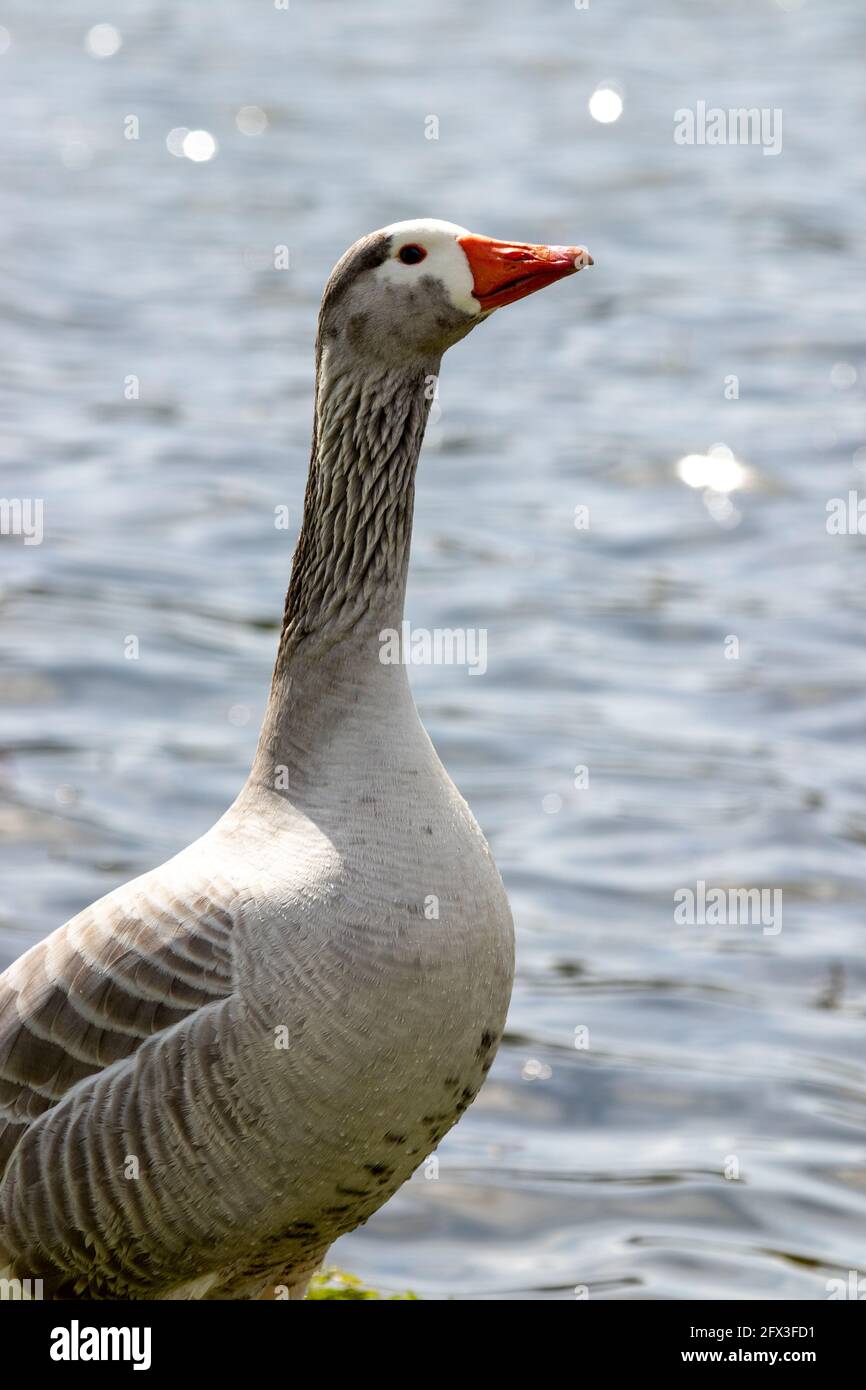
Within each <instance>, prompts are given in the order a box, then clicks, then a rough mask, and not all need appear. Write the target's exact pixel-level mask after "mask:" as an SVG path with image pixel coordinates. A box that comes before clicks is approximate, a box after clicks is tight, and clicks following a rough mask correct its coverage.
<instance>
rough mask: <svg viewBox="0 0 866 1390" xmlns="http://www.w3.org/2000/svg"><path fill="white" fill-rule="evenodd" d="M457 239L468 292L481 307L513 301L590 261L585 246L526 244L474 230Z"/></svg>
mask: <svg viewBox="0 0 866 1390" xmlns="http://www.w3.org/2000/svg"><path fill="white" fill-rule="evenodd" d="M457 243H458V245H459V246H462V248H463V250H464V252H465V253H466V259H467V260H468V262H469V268H470V270H471V271H472V278H473V281H474V285H473V290H472V293H473V294H474V296H475V298H476V299H477V300H478V302H479V304H480V305H481V308H482V309H483V310H485V311H486V310H488V309H498V308H500V306H501V305H503V304H513V303H514V301H515V300H516V299H524V298H525V297H526V295H528V294H534V293H535V291H536V290H542V289H544V286H545V285H552V284H553V282H554V280H562V279H563V277H564V276H566V275H574V274H576V272H577V271H578V270H583V268H584V266H587V265H592V263H593V261H592V256H591V255H590V254H589V252H588V251H587V249H586V247H585V246H530V245H529V244H528V243H526V242H522V241H493V240H491V238H490V237H486V236H476V235H475V234H474V233H470V234H469V235H468V236H461V237H458V238H457Z"/></svg>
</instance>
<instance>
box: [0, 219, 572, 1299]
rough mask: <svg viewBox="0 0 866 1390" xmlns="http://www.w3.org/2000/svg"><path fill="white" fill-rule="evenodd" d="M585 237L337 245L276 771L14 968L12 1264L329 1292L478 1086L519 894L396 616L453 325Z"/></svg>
mask: <svg viewBox="0 0 866 1390" xmlns="http://www.w3.org/2000/svg"><path fill="white" fill-rule="evenodd" d="M406 247H412V248H413V251H412V254H411V255H410V256H408V257H407V258H403V257H402V253H403V252H404V251H405V250H406ZM418 251H421V252H423V253H424V254H423V256H421V258H420V261H419V260H416V259H415V255H416V252H418ZM566 251H567V252H568V254H569V256H570V261H569V263H568V265H566V264H565V261H564V253H565V252H566ZM555 253H562V254H559V259H558V260H557V258H556V254H555ZM520 255H523V257H524V259H522V260H519V259H518V257H519V256H520ZM428 256H429V258H430V262H431V264H430V266H429V267H428V269H427V271H424V267H423V261H424V260H426V259H427V258H428ZM581 256H584V257H585V253H583V252H581V251H580V249H579V248H539V247H521V246H518V245H516V244H514V243H498V242H488V241H487V239H485V238H473V237H471V236H470V235H469V234H468V233H466V232H465V231H464V230H463V229H462V228H456V227H453V226H452V225H451V224H448V223H437V222H432V221H429V220H423V221H419V222H415V223H409V224H398V225H397V226H396V227H392V228H386V229H385V230H384V231H383V232H380V233H376V234H373V236H372V237H368V238H365V239H364V240H363V241H362V242H360V243H358V244H357V245H356V246H355V247H353V248H352V250H351V251H350V252H348V253H347V255H346V257H344V258H343V261H342V262H340V264H339V265H338V266H337V268H336V270H335V272H334V275H333V276H332V278H331V281H330V282H329V286H328V288H327V290H326V293H325V297H324V300H323V306H322V314H321V317H320V330H319V341H318V347H317V399H316V422H315V431H314V440H313V451H312V458H311V465H310V477H309V482H308V486H307V496H306V502H305V513H304V522H303V525H302V528H301V534H300V537H299V541H298V546H297V550H296V553H295V560H294V565H293V570H292V578H291V582H290V585H289V593H288V597H287V603H286V615H285V621H284V625H283V632H282V636H281V639H280V647H279V652H278V656H277V662H276V668H275V672H274V679H273V685H272V690H271V698H270V701H269V705H268V710H267V713H266V716H265V721H264V725H263V728H262V734H261V738H260V742H259V748H258V752H257V755H256V759H255V763H254V766H253V769H252V771H251V774H250V778H249V780H248V782H247V784H246V785H245V787H244V788H243V790H242V791H241V793H240V795H239V796H238V798H237V800H236V802H235V803H234V805H233V806H232V807H231V808H230V809H229V810H228V811H227V812H226V813H225V815H224V816H223V817H222V818H221V819H220V820H219V821H218V822H217V824H216V825H215V826H214V827H213V828H212V829H211V830H210V831H208V833H207V834H206V835H204V836H203V837H202V838H201V839H200V840H198V841H196V842H195V843H194V844H192V845H190V846H189V847H188V848H187V849H185V850H183V851H182V852H181V853H180V854H178V855H177V856H175V858H173V859H171V860H169V861H168V862H167V863H165V864H163V865H161V866H160V867H159V868H157V869H154V870H152V871H150V872H149V873H146V874H144V875H142V876H141V877H140V878H137V879H135V880H133V881H132V882H130V883H127V884H125V885H123V886H122V887H120V888H117V889H116V890H114V891H113V892H111V893H109V894H108V895H107V896H106V897H104V898H102V899H100V900H99V901H98V902H96V903H94V904H93V905H92V906H91V907H89V908H86V909H85V910H84V911H83V912H81V913H79V914H78V915H77V916H76V917H73V918H72V919H71V921H69V922H67V923H66V925H65V926H63V927H61V928H59V930H58V931H56V932H54V933H53V935H51V936H49V937H48V938H47V939H46V940H44V941H42V942H40V943H39V944H38V945H36V946H34V947H33V948H32V949H31V950H30V951H28V952H27V953H26V954H25V955H24V956H22V957H21V958H20V959H19V960H18V961H16V962H14V963H13V965H11V966H10V967H9V969H8V970H7V971H6V972H5V973H4V974H3V975H2V976H0V1275H2V1276H3V1277H7V1278H10V1277H22V1278H23V1277H29V1278H41V1279H42V1280H43V1286H44V1290H45V1293H46V1295H47V1296H50V1297H61V1298H62V1297H76V1296H78V1297H89V1298H258V1297H275V1296H276V1297H281V1296H287V1295H288V1296H291V1297H300V1296H302V1294H303V1290H304V1288H305V1285H306V1281H307V1279H308V1278H309V1275H310V1274H311V1273H312V1272H313V1270H314V1269H315V1268H316V1266H317V1265H318V1264H319V1263H320V1261H321V1259H322V1257H323V1255H324V1253H325V1251H326V1250H327V1248H328V1246H329V1244H330V1243H331V1242H332V1241H333V1240H334V1239H335V1238H336V1237H337V1236H339V1235H341V1234H343V1233H344V1232H346V1231H349V1230H351V1229H353V1228H354V1227H355V1226H357V1225H358V1224H359V1223H361V1222H363V1221H365V1220H366V1219H367V1218H368V1217H369V1216H370V1215H371V1214H372V1212H373V1211H375V1210H376V1208H377V1207H379V1206H380V1205H381V1204H382V1203H383V1202H384V1201H385V1200H387V1198H388V1197H389V1196H390V1195H391V1194H392V1193H393V1192H394V1191H395V1190H396V1189H397V1188H398V1187H399V1186H400V1185H401V1184H402V1183H403V1182H404V1181H405V1180H406V1179H407V1178H408V1177H409V1175H410V1174H411V1172H412V1171H413V1170H414V1169H415V1168H416V1167H417V1166H418V1165H419V1164H420V1163H421V1162H422V1161H423V1159H424V1158H425V1157H426V1155H427V1154H428V1153H429V1152H430V1151H431V1149H433V1148H434V1147H435V1146H436V1144H437V1143H438V1142H439V1140H440V1139H441V1138H442V1136H443V1135H444V1134H445V1132H446V1131H447V1130H448V1129H449V1128H450V1127H451V1125H452V1124H453V1123H454V1122H455V1120H456V1119H457V1118H458V1117H459V1115H460V1114H461V1113H462V1112H463V1111H464V1110H465V1109H466V1107H467V1105H469V1103H470V1102H471V1101H472V1099H473V1098H474V1096H475V1095H476V1093H477V1091H478V1089H479V1087H480V1086H481V1084H482V1082H483V1080H484V1076H485V1074H486V1072H487V1071H488V1069H489V1067H490V1064H491V1062H492V1059H493V1056H494V1053H495V1050H496V1046H497V1044H498V1042H499V1039H500V1037H501V1035H502V1030H503V1027H504V1022H505V1015H506V1010H507V1007H508V1002H509V997H510V992H511V981H512V974H513V936H512V926H511V914H510V911H509V907H508V902H507V899H506V896H505V892H504V890H503V887H502V883H501V880H500V877H499V874H498V872H497V870H496V867H495V865H494V863H493V860H492V857H491V855H490V851H489V849H488V847H487V844H486V842H485V840H484V837H483V835H482V834H481V831H480V830H479V828H478V826H477V824H476V822H475V820H474V818H473V816H472V814H471V812H470V811H469V808H468V807H467V805H466V803H465V802H464V801H463V799H462V797H461V796H460V794H459V792H458V791H457V789H456V788H455V786H454V784H453V783H452V782H451V780H450V778H449V777H448V775H447V773H446V772H445V770H444V768H443V767H442V765H441V763H440V762H439V759H438V757H437V756H436V753H435V750H434V748H433V746H432V744H431V742H430V740H429V738H428V736H427V734H426V732H425V730H424V728H423V726H422V724H421V722H420V719H419V717H418V714H417V711H416V709H415V705H414V702H413V699H412V695H411V692H410V689H409V685H408V680H407V677H406V670H405V667H404V666H402V665H391V664H385V663H383V661H382V660H381V659H380V653H381V639H380V634H381V633H382V631H383V630H384V629H394V628H396V629H399V626H400V621H401V619H402V614H403V596H404V590H405V578H406V567H407V563H408V553H409V540H410V536H411V522H412V506H413V493H414V471H415V464H416V462H417V456H418V451H419V449H420V444H421V439H422V437H423V429H424V423H425V421H426V415H427V410H428V409H429V404H430V399H431V398H432V393H431V392H430V390H429V383H430V379H431V377H433V378H435V376H436V374H437V373H438V368H439V360H440V358H441V355H442V352H443V351H444V350H445V349H446V348H447V347H448V346H450V345H451V343H452V342H456V341H457V340H458V339H459V338H460V337H462V336H464V335H465V333H466V332H468V331H469V330H470V329H471V328H472V327H473V326H474V324H475V323H476V322H478V321H480V319H482V318H484V317H486V316H487V314H488V313H489V312H491V310H492V309H493V308H495V307H498V304H499V303H505V302H510V298H519V297H521V295H522V294H524V293H529V292H531V289H528V288H526V286H527V284H531V277H532V275H533V273H534V274H535V276H536V279H537V281H538V283H534V284H531V288H538V287H540V284H542V283H543V284H546V283H550V280H551V279H555V278H559V277H560V276H561V275H562V274H565V273H568V271H569V270H573V269H579V268H580V265H581V264H585V263H588V259H589V258H588V257H586V258H585V259H584V260H581V259H580V258H581ZM515 264H516V265H517V266H519V267H528V269H524V270H523V273H522V274H521V275H519V276H515V273H514V272H515ZM411 271H414V272H417V273H415V274H409V273H408V272H411ZM404 272H407V273H404ZM497 276H498V281H497ZM527 277H529V278H527ZM506 281H508V284H506ZM515 282H516V283H515ZM503 286H504V288H503ZM503 295H506V296H508V295H510V298H508V297H506V298H502V296H503ZM493 301H495V302H493Z"/></svg>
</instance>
